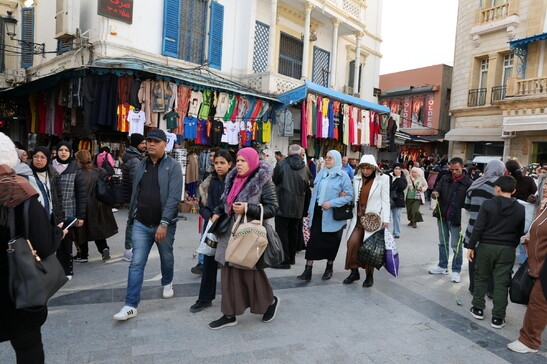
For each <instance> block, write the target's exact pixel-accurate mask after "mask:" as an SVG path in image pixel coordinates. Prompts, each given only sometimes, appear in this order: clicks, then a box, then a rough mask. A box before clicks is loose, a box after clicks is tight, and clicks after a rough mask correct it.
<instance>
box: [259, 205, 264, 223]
mask: <svg viewBox="0 0 547 364" xmlns="http://www.w3.org/2000/svg"><path fill="white" fill-rule="evenodd" d="M258 206H259V207H260V225H263V220H264V207H263V206H262V204H261V203H259V204H258Z"/></svg>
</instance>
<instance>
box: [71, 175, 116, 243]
mask: <svg viewBox="0 0 547 364" xmlns="http://www.w3.org/2000/svg"><path fill="white" fill-rule="evenodd" d="M77 174H78V175H81V178H82V180H84V181H85V183H84V184H85V191H86V196H87V198H86V204H87V205H86V217H85V220H84V225H83V226H82V227H80V228H78V229H76V242H77V243H83V242H86V241H94V240H100V239H107V238H109V237H111V236H112V235H115V234H117V233H118V225H117V224H116V219H114V214H113V213H112V208H111V207H110V206H107V205H105V204H103V203H102V202H101V201H99V200H97V196H96V194H95V185H96V184H97V180H98V179H99V178H103V179H104V178H106V171H105V170H104V169H102V168H94V169H92V170H90V171H88V170H85V169H79V170H78V172H77Z"/></svg>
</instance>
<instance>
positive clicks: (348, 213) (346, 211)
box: [332, 201, 355, 221]
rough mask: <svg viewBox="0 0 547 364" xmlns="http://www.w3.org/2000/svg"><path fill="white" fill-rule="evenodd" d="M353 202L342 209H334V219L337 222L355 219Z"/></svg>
mask: <svg viewBox="0 0 547 364" xmlns="http://www.w3.org/2000/svg"><path fill="white" fill-rule="evenodd" d="M353 206H355V205H354V204H353V201H351V202H350V203H348V204H347V205H344V206H342V207H333V208H332V218H333V219H334V220H337V221H345V220H349V219H353Z"/></svg>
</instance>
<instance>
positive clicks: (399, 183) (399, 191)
mask: <svg viewBox="0 0 547 364" xmlns="http://www.w3.org/2000/svg"><path fill="white" fill-rule="evenodd" d="M389 179H390V181H391V183H390V186H391V187H390V198H391V195H393V197H395V196H397V198H391V201H393V206H392V208H397V207H405V190H406V187H407V184H408V183H407V180H406V178H405V176H404V175H403V174H402V173H401V176H399V177H395V176H394V175H393V174H392V173H391V174H390V175H389Z"/></svg>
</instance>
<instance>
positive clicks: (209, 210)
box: [190, 150, 232, 313]
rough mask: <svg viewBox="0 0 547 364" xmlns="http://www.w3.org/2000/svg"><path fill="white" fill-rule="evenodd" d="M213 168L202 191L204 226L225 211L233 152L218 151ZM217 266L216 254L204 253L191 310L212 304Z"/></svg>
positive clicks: (201, 213) (194, 311)
mask: <svg viewBox="0 0 547 364" xmlns="http://www.w3.org/2000/svg"><path fill="white" fill-rule="evenodd" d="M213 168H214V169H213V171H212V172H211V174H210V175H209V176H208V177H207V178H206V179H205V181H204V182H203V184H205V183H207V185H208V188H207V190H206V191H204V193H202V192H201V191H200V197H201V203H200V209H199V214H200V215H201V217H202V218H203V220H204V221H205V223H204V226H207V222H208V221H212V222H215V221H216V220H217V219H218V218H219V217H220V216H221V215H223V213H224V203H223V202H222V193H223V192H224V180H225V179H226V175H227V174H228V172H230V169H231V168H232V156H231V154H230V153H229V152H228V151H226V150H219V151H217V152H216V153H215V154H214V157H213ZM217 268H218V264H217V262H216V261H215V256H214V255H213V256H207V255H203V267H202V274H201V286H200V288H199V297H198V300H197V301H196V303H194V304H193V305H192V306H191V307H190V312H193V313H196V312H199V311H201V310H203V309H204V308H206V307H209V306H211V302H212V301H213V300H214V299H215V295H216V289H217Z"/></svg>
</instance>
